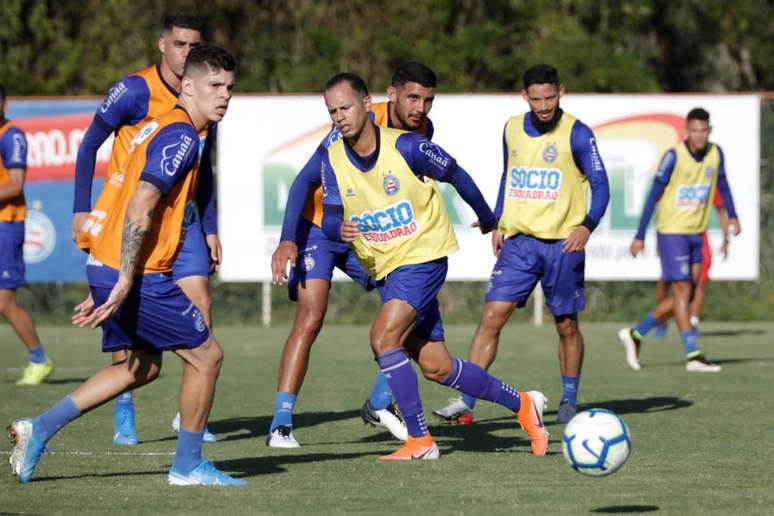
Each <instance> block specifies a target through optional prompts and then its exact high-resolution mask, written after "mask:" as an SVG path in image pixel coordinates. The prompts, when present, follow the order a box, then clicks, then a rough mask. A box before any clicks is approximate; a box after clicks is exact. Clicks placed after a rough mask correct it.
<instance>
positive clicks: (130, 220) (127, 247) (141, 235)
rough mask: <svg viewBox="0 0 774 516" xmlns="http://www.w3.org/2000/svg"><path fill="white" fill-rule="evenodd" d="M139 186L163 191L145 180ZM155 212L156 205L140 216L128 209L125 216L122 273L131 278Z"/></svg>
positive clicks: (122, 241)
mask: <svg viewBox="0 0 774 516" xmlns="http://www.w3.org/2000/svg"><path fill="white" fill-rule="evenodd" d="M137 187H138V188H142V189H143V190H150V191H153V192H156V193H159V194H160V193H161V192H160V191H159V189H158V188H157V187H156V186H155V185H152V184H151V183H147V182H145V181H140V182H139V183H138V185H137ZM154 213H155V210H154V207H151V208H150V209H148V211H147V212H145V213H143V214H141V215H140V216H139V217H136V216H133V215H132V214H131V213H130V211H128V210H127V212H126V216H125V217H124V230H123V235H122V237H121V273H122V274H125V275H126V276H129V277H130V278H131V277H133V276H134V274H135V272H136V270H137V263H138V261H139V259H140V251H141V250H142V246H143V243H144V242H145V239H146V238H147V237H148V235H149V234H150V232H151V225H152V222H153V216H154Z"/></svg>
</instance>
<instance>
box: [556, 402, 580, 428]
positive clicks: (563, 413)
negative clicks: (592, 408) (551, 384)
mask: <svg viewBox="0 0 774 516" xmlns="http://www.w3.org/2000/svg"><path fill="white" fill-rule="evenodd" d="M577 412H578V408H577V407H575V406H573V404H572V403H570V400H562V402H561V403H560V404H559V410H557V411H556V424H557V425H563V424H565V423H569V422H570V420H571V419H572V418H574V417H575V414H576V413H577Z"/></svg>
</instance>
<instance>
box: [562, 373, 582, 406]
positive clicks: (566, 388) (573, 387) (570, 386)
mask: <svg viewBox="0 0 774 516" xmlns="http://www.w3.org/2000/svg"><path fill="white" fill-rule="evenodd" d="M579 385H580V375H578V376H565V375H562V401H564V400H567V401H569V402H570V405H572V406H573V407H577V406H578V386H579Z"/></svg>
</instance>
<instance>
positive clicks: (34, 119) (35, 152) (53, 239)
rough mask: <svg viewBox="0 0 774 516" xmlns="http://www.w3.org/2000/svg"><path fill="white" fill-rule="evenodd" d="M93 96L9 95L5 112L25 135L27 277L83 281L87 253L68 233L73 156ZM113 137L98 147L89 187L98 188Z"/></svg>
mask: <svg viewBox="0 0 774 516" xmlns="http://www.w3.org/2000/svg"><path fill="white" fill-rule="evenodd" d="M97 106H99V101H98V100H69V99H61V100H53V99H52V100H13V99H11V100H10V101H9V102H8V109H7V112H6V117H7V118H9V119H11V120H12V123H13V124H14V125H16V126H17V127H19V128H20V129H22V130H23V131H24V133H25V135H26V137H27V145H28V151H27V175H26V182H25V186H24V195H25V198H26V201H27V219H26V221H25V239H24V261H25V264H26V268H27V271H26V277H27V281H28V282H30V283H37V282H57V281H62V282H85V281H86V276H85V272H84V264H85V262H86V255H85V254H84V253H83V252H82V251H80V250H78V248H77V247H76V246H75V244H73V242H72V240H71V239H70V223H71V221H72V216H73V177H74V174H75V159H76V157H77V155H78V147H79V146H80V143H81V140H82V139H83V135H84V134H85V132H86V129H87V128H88V126H89V124H90V123H91V120H92V118H93V116H94V112H95V110H96V109H97ZM112 145H113V139H112V137H111V138H109V139H108V141H106V142H105V144H104V145H103V146H102V147H101V148H100V149H99V151H98V153H97V166H96V177H97V178H98V179H97V181H95V185H94V188H93V192H94V193H98V192H99V191H100V190H101V188H102V179H101V177H102V176H103V175H104V172H105V169H106V168H107V163H108V158H109V156H110V148H111V147H112Z"/></svg>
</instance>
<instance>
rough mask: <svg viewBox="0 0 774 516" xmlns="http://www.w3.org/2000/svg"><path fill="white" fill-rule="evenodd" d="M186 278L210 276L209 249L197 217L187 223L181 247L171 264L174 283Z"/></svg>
mask: <svg viewBox="0 0 774 516" xmlns="http://www.w3.org/2000/svg"><path fill="white" fill-rule="evenodd" d="M188 276H204V277H205V278H208V277H209V276H210V249H209V248H208V247H207V241H206V240H205V238H204V229H203V228H202V224H201V222H200V221H199V219H198V217H195V218H194V220H192V221H191V222H189V223H188V225H187V228H186V232H185V238H184V239H183V245H182V246H180V251H178V253H177V257H176V258H175V263H173V264H172V278H173V279H174V280H175V281H177V280H179V279H180V278H186V277H188Z"/></svg>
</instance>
